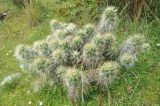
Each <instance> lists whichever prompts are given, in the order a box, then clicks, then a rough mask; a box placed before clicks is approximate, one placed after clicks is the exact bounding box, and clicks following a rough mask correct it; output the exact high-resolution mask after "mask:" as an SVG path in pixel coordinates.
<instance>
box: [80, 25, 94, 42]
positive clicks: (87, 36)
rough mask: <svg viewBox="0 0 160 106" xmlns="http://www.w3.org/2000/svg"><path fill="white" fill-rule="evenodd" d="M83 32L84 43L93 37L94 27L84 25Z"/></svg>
mask: <svg viewBox="0 0 160 106" xmlns="http://www.w3.org/2000/svg"><path fill="white" fill-rule="evenodd" d="M83 31H84V34H85V36H84V40H85V42H88V41H90V40H91V39H92V38H93V36H94V35H95V27H94V25H91V24H87V25H85V26H84V29H83ZM81 34H82V33H81Z"/></svg>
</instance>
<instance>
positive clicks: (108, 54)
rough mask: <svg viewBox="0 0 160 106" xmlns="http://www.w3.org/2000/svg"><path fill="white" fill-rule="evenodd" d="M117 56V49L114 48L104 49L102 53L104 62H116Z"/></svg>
mask: <svg viewBox="0 0 160 106" xmlns="http://www.w3.org/2000/svg"><path fill="white" fill-rule="evenodd" d="M118 55H119V54H118V49H117V48H116V47H111V48H108V49H105V51H104V53H103V56H104V58H105V60H116V59H117V57H118Z"/></svg>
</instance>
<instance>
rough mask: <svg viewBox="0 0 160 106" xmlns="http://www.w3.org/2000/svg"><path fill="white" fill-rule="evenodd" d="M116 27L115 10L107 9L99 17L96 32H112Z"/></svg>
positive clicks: (112, 8)
mask: <svg viewBox="0 0 160 106" xmlns="http://www.w3.org/2000/svg"><path fill="white" fill-rule="evenodd" d="M117 25H118V17H117V9H116V8H115V7H107V8H106V9H105V10H104V12H103V14H102V16H101V20H100V23H99V25H98V32H99V33H100V34H105V33H110V32H113V31H114V30H115V28H116V27H117Z"/></svg>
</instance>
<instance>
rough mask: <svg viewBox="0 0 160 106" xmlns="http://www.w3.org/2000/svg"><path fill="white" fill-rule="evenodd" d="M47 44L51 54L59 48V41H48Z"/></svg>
mask: <svg viewBox="0 0 160 106" xmlns="http://www.w3.org/2000/svg"><path fill="white" fill-rule="evenodd" d="M46 42H48V45H49V47H50V48H51V51H52V52H53V51H54V50H56V49H57V48H58V47H59V39H56V38H55V39H54V40H49V41H46Z"/></svg>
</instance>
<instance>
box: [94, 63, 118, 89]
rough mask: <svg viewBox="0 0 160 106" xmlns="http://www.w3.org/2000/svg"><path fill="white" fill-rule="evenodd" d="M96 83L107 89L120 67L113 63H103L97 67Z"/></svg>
mask: <svg viewBox="0 0 160 106" xmlns="http://www.w3.org/2000/svg"><path fill="white" fill-rule="evenodd" d="M97 70H98V76H99V77H98V78H99V80H98V82H99V83H100V85H102V86H103V87H109V86H110V85H111V84H112V82H113V81H114V79H115V78H116V77H117V75H118V73H119V70H120V65H119V64H118V63H117V62H115V61H109V62H105V63H104V64H102V65H101V66H99V67H98V69H97Z"/></svg>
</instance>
